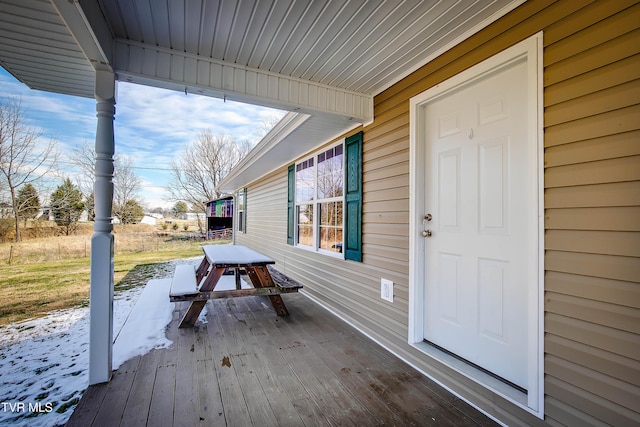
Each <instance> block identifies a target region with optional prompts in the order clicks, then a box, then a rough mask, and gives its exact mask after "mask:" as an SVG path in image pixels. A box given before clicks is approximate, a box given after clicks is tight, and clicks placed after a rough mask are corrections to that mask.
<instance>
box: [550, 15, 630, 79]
mask: <svg viewBox="0 0 640 427" xmlns="http://www.w3.org/2000/svg"><path fill="white" fill-rule="evenodd" d="M608 6H609V8H610V9H612V8H611V5H610V4H609V5H608ZM619 6H620V5H618V7H619ZM638 16H640V5H637V4H636V5H635V6H632V7H630V8H628V9H626V10H624V11H622V12H620V13H617V14H616V15H613V16H611V17H609V18H608V19H605V20H602V21H600V22H597V23H596V24H594V25H589V26H588V27H586V28H584V29H582V30H581V31H577V32H575V33H573V34H570V35H568V37H566V38H563V39H562V40H559V41H558V42H557V43H553V44H551V45H548V46H545V49H544V66H545V67H546V66H549V65H552V64H555V63H556V62H560V61H562V60H564V59H565V58H570V57H572V56H574V55H577V54H579V53H582V52H584V50H585V49H586V48H587V47H589V46H597V45H601V44H603V43H605V42H609V41H611V40H613V39H615V38H616V37H620V36H623V35H624V34H626V33H629V32H631V31H633V30H634V29H636V28H637V27H638ZM567 25H570V24H569V23H568V22H567V23H566V24H565V26H567ZM570 28H572V29H575V30H578V28H576V27H570ZM575 30H574V31H575Z"/></svg>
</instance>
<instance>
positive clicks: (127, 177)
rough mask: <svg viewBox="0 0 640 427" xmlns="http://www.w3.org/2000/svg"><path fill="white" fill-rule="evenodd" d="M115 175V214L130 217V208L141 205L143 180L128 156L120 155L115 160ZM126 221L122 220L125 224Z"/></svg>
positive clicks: (119, 216) (120, 216)
mask: <svg viewBox="0 0 640 427" xmlns="http://www.w3.org/2000/svg"><path fill="white" fill-rule="evenodd" d="M114 167H115V171H114V175H113V214H114V215H115V216H117V217H118V218H123V217H127V218H128V217H130V216H131V214H132V213H131V212H129V210H130V209H131V207H132V206H134V205H133V204H132V203H131V202H135V204H136V205H138V206H139V205H140V200H139V198H138V193H139V192H140V187H141V186H142V180H141V179H140V177H139V176H138V175H136V173H135V172H134V170H133V165H132V162H131V159H130V158H129V157H127V156H122V155H118V156H115V160H114ZM124 224H125V222H122V225H123V226H124Z"/></svg>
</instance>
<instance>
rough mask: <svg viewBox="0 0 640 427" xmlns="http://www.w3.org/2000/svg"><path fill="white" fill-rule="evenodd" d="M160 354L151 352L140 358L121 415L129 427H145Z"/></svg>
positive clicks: (154, 351)
mask: <svg viewBox="0 0 640 427" xmlns="http://www.w3.org/2000/svg"><path fill="white" fill-rule="evenodd" d="M160 353H161V351H160V350H152V351H150V352H149V353H147V354H145V355H143V356H140V365H139V368H138V370H137V371H136V373H135V377H134V380H133V386H132V387H131V390H130V392H129V398H128V400H127V405H126V406H125V408H124V413H123V415H122V419H123V420H127V423H128V424H129V425H141V426H143V425H147V418H148V416H149V408H150V405H151V394H152V393H153V388H154V386H155V382H156V371H157V370H158V361H159V360H160Z"/></svg>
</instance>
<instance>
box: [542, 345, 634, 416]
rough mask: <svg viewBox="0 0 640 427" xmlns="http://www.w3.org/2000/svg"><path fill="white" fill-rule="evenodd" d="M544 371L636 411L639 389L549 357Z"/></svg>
mask: <svg viewBox="0 0 640 427" xmlns="http://www.w3.org/2000/svg"><path fill="white" fill-rule="evenodd" d="M545 371H546V373H547V375H550V376H552V377H555V378H558V379H560V380H561V381H564V382H567V383H569V384H573V385H575V386H576V387H579V388H581V389H582V390H586V391H588V392H590V393H592V394H594V395H596V396H600V397H602V398H603V399H606V400H609V401H611V402H612V403H613V402H615V404H618V405H620V406H622V407H624V408H627V409H632V410H634V409H636V407H637V403H638V402H640V387H638V386H635V385H632V384H629V383H628V382H624V381H620V380H616V379H614V378H612V377H609V376H607V375H602V374H600V373H599V372H596V371H593V370H589V369H585V368H584V367H582V366H579V365H576V364H574V363H571V362H569V361H567V360H563V359H560V358H558V357H554V356H551V355H548V356H547V357H545Z"/></svg>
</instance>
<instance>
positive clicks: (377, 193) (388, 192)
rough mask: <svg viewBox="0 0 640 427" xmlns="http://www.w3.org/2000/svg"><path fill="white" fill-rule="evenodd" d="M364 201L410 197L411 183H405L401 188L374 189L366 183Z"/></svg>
mask: <svg viewBox="0 0 640 427" xmlns="http://www.w3.org/2000/svg"><path fill="white" fill-rule="evenodd" d="M363 187H364V195H363V200H364V203H365V204H366V203H369V202H381V201H386V200H400V199H405V198H406V199H409V185H405V186H403V187H399V188H391V189H383V190H372V189H370V188H369V186H368V185H367V183H364V185H363Z"/></svg>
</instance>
